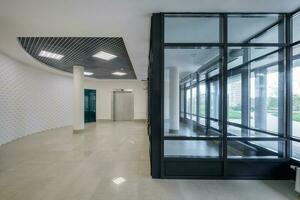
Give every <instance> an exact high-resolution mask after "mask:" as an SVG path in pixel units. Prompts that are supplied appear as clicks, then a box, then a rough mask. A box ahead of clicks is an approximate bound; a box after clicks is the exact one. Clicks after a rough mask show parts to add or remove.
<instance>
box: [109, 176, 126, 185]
mask: <svg viewBox="0 0 300 200" xmlns="http://www.w3.org/2000/svg"><path fill="white" fill-rule="evenodd" d="M112 181H113V182H114V183H115V184H117V185H120V184H121V183H124V182H125V181H126V179H125V178H123V177H118V178H114V179H112Z"/></svg>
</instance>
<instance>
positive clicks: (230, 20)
mask: <svg viewBox="0 0 300 200" xmlns="http://www.w3.org/2000/svg"><path fill="white" fill-rule="evenodd" d="M154 15H156V17H157V19H159V20H157V21H156V23H154V20H152V31H153V30H159V31H158V32H157V34H156V36H153V35H152V41H153V40H154V41H157V42H158V44H159V49H160V52H159V54H158V55H159V57H160V59H159V61H160V62H159V65H157V68H156V69H157V70H158V71H159V69H161V70H160V73H161V74H163V76H161V77H162V78H161V79H157V80H160V81H161V82H160V83H161V86H162V87H161V88H162V90H161V93H160V94H161V96H160V98H158V99H156V100H157V101H160V102H163V104H162V105H163V107H164V108H163V111H164V112H163V113H162V114H161V116H160V117H162V120H161V122H162V123H161V127H162V129H161V130H163V132H161V133H159V134H160V146H159V147H158V148H160V154H159V156H160V174H159V176H158V177H162V178H180V177H183V178H189V177H191V178H267V179H268V178H272V179H274V178H276V179H286V178H290V177H291V174H292V173H291V171H290V169H289V164H290V163H291V161H295V162H297V160H298V161H299V159H300V153H299V152H300V125H299V124H300V120H298V118H299V119H300V117H298V115H299V116H300V93H299V91H300V78H299V77H300V70H298V67H299V69H300V42H299V40H300V38H299V37H298V35H300V29H299V27H300V17H299V16H300V15H298V14H297V13H295V14H292V15H290V14H226V13H220V14H201V13H200V14H190V13H188V14H177V13H172V14H171V13H168V14H163V13H161V14H154ZM155 39H157V40H155ZM151 53H153V52H151V51H150V56H151ZM154 55H155V53H153V56H154ZM157 57H158V56H157ZM153 59H155V57H153ZM151 67H152V68H153V69H151V70H154V67H155V66H154V65H153V66H151V63H150V68H151ZM156 78H159V77H156ZM149 81H151V78H150V79H149ZM298 93H299V94H298ZM150 95H151V94H150ZM297 95H299V102H298V99H297V98H298V96H297ZM157 97H159V96H157ZM150 109H151V107H150ZM157 117H159V116H157ZM150 126H151V120H150ZM298 126H299V127H298Z"/></svg>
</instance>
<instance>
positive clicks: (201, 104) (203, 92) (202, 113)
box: [199, 81, 206, 125]
mask: <svg viewBox="0 0 300 200" xmlns="http://www.w3.org/2000/svg"><path fill="white" fill-rule="evenodd" d="M205 102H206V85H205V81H202V82H200V83H199V116H200V117H201V118H200V119H199V123H200V124H202V125H205V123H206V120H205V117H206V111H205Z"/></svg>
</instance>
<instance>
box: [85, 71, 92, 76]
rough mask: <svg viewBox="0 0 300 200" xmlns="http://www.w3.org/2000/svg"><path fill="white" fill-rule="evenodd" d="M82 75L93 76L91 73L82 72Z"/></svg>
mask: <svg viewBox="0 0 300 200" xmlns="http://www.w3.org/2000/svg"><path fill="white" fill-rule="evenodd" d="M83 74H84V75H86V76H91V75H93V74H94V73H93V72H83Z"/></svg>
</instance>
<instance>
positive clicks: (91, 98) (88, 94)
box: [84, 89, 96, 123]
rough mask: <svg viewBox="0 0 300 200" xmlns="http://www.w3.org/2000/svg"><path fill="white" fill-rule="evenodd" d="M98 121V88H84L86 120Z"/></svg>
mask: <svg viewBox="0 0 300 200" xmlns="http://www.w3.org/2000/svg"><path fill="white" fill-rule="evenodd" d="M95 121H96V90H89V89H85V90H84V122H86V123H87V122H95Z"/></svg>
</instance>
